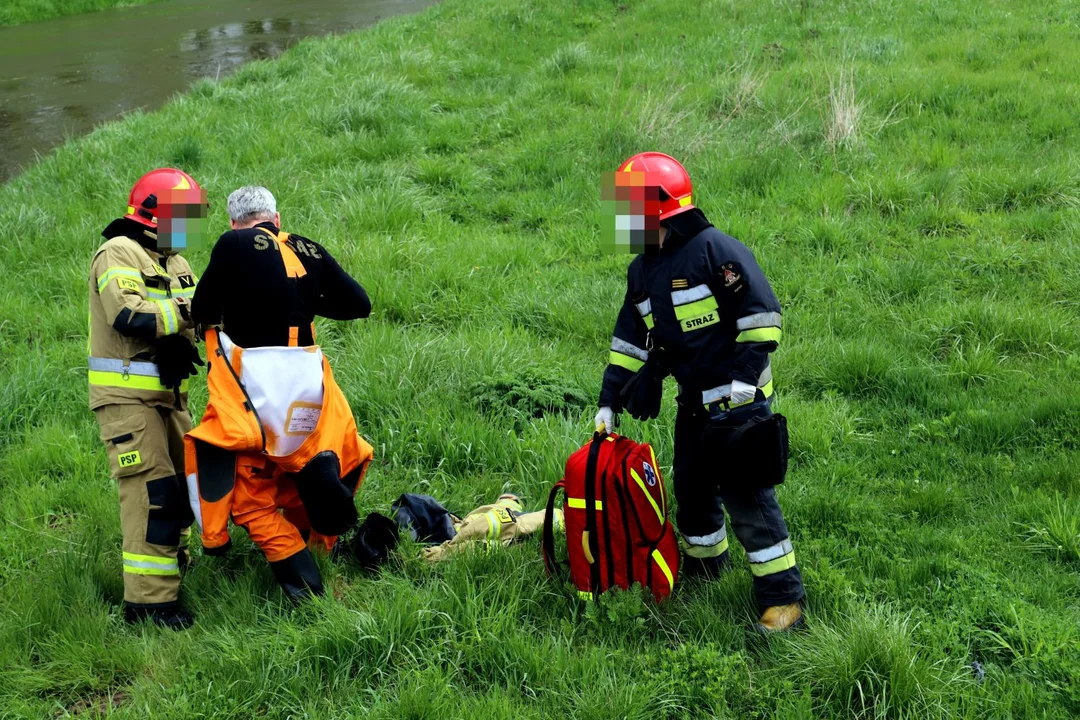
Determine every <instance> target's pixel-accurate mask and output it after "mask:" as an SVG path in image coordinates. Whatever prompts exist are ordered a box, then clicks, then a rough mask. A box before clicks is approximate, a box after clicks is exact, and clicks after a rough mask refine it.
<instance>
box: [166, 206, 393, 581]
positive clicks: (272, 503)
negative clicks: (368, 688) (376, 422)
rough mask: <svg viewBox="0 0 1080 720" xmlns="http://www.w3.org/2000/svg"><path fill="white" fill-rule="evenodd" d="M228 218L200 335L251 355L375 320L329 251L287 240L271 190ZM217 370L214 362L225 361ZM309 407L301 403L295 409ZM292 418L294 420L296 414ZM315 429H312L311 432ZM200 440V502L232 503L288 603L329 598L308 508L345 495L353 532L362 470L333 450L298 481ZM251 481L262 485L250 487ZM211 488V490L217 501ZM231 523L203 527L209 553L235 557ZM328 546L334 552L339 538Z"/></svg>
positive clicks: (194, 467)
mask: <svg viewBox="0 0 1080 720" xmlns="http://www.w3.org/2000/svg"><path fill="white" fill-rule="evenodd" d="M228 209H229V221H230V223H231V225H232V230H230V231H228V232H226V233H225V234H223V235H222V236H221V237H220V238H218V241H217V244H216V245H215V246H214V250H213V253H212V254H211V256H210V264H209V266H208V267H207V268H206V272H204V273H203V276H202V280H201V281H200V282H199V285H198V287H197V288H196V290H195V297H194V298H193V300H192V306H191V315H192V319H193V320H194V322H195V323H196V325H197V327H201V328H206V327H210V326H221V327H222V330H223V332H224V333H225V334H226V335H227V336H228V337H229V338H230V340H231V341H232V343H234V344H235V345H236V346H239V347H240V348H245V349H251V348H270V347H275V348H282V347H302V348H308V347H311V346H313V345H314V344H315V325H314V320H315V316H316V315H321V316H322V317H327V318H330V319H332V320H353V319H356V318H365V317H367V316H368V315H369V314H370V313H371V301H370V300H368V296H367V293H365V292H364V289H363V288H362V287H360V284H359V283H357V282H356V280H354V279H353V278H352V277H351V276H350V275H349V274H348V273H347V272H345V271H344V270H343V269H342V268H341V266H340V265H338V264H337V262H336V261H335V260H334V258H333V257H331V255H330V253H329V252H327V250H326V248H324V247H323V246H322V245H320V244H319V243H317V242H315V241H313V240H309V239H307V238H305V237H301V236H299V235H295V234H289V233H286V232H282V231H281V215H280V214H279V213H278V211H277V202H276V201H275V200H274V196H273V195H272V194H271V193H270V191H269V190H267V189H266V188H264V187H258V186H247V187H242V188H240V189H239V190H237V191H235V192H234V193H232V194H231V195H230V196H229V202H228ZM212 362H215V363H216V362H217V359H212ZM215 392H218V391H216V390H215V387H214V385H213V383H211V386H210V402H209V403H208V408H207V412H208V414H207V416H206V417H204V421H205V422H209V421H210V420H211V419H212V418H211V415H210V410H211V406H213V405H214V404H215ZM245 392H247V391H246V390H245ZM219 399H220V398H219ZM256 404H257V403H256V401H254V400H252V398H251V397H250V396H248V403H246V404H245V407H248V409H252V408H253V407H254V406H255V405H256ZM301 405H302V403H299V402H296V403H294V406H297V407H300V406H301ZM224 406H225V405H222V407H224ZM308 407H311V406H308ZM289 412H290V417H291V413H292V407H291V406H290V410H289ZM211 427H212V426H211ZM288 427H290V428H291V427H292V426H291V425H289V426H288ZM313 429H314V428H313V427H308V428H307V431H308V432H310V431H311V430H313ZM260 430H261V431H262V434H263V450H264V451H265V450H266V437H267V435H268V432H267V431H266V430H265V429H263V425H262V423H261V422H260ZM302 430H303V428H300V430H298V432H301V431H302ZM198 432H199V431H198V430H196V431H195V432H193V433H192V434H190V435H189V436H188V439H189V440H191V441H192V443H191V445H190V447H189V449H190V450H191V453H189V457H188V462H187V472H188V477H189V485H190V484H191V482H192V480H191V479H192V478H193V477H194V478H195V479H196V480H195V485H196V487H197V490H196V493H197V495H195V496H193V497H198V498H199V499H200V501H202V500H206V501H210V500H211V499H212V501H215V502H216V501H218V500H221V499H222V498H223V497H225V496H226V495H229V494H231V496H232V499H231V501H229V502H230V505H229V508H230V509H229V514H230V517H231V519H232V521H233V522H234V523H235V524H237V525H240V526H241V527H243V528H245V529H246V530H247V531H248V534H249V535H250V536H251V538H252V540H254V541H255V543H256V544H258V545H259V546H260V547H261V548H262V550H263V553H264V554H265V555H266V559H267V561H269V563H270V568H271V570H272V571H273V573H274V577H275V578H276V579H277V581H278V583H279V584H280V585H281V587H282V589H283V590H284V591H285V593H286V595H287V596H288V597H290V598H292V599H294V600H299V599H302V598H304V597H307V596H308V595H309V594H315V595H321V594H322V593H323V585H322V578H321V577H320V575H319V568H318V566H317V564H316V563H315V559H314V557H313V556H312V554H311V552H310V550H309V548H308V547H307V545H308V544H309V543H312V544H317V543H318V542H319V540H318V535H317V532H318V530H319V527H318V526H319V523H317V522H316V521H315V520H314V516H313V515H312V512H313V507H315V505H314V504H313V505H312V506H311V507H309V500H310V501H311V502H312V503H314V500H316V499H319V498H315V497H314V496H313V495H312V493H314V492H315V490H316V489H318V488H323V489H326V488H329V490H328V493H329V494H327V495H326V496H325V497H331V496H333V497H337V495H334V493H335V492H337V493H338V494H339V495H340V494H341V493H340V492H338V491H346V492H347V494H346V495H345V497H346V498H349V500H345V501H344V502H348V503H349V504H350V505H349V510H352V513H351V518H350V519H348V524H351V523H354V522H355V519H356V516H355V510H354V509H353V508H352V507H351V496H352V493H353V492H355V490H356V488H357V486H358V484H359V481H360V477H361V476H362V474H363V469H362V467H360V468H345V467H343V465H342V464H343V463H345V462H346V459H347V458H345V457H339V456H338V455H336V454H335V453H334V452H332V451H328V452H319V453H318V454H317V455H316V457H315V459H313V460H312V461H311V462H310V463H308V465H307V466H305V467H304V468H303V470H301V471H299V472H297V473H289V472H284V471H283V470H282V471H281V472H279V471H278V469H277V468H276V467H275V463H277V462H279V461H278V459H277V458H274V459H273V460H272V461H271V460H270V459H269V458H268V456H267V454H266V452H263V453H256V452H249V451H248V449H246V448H245V449H244V450H243V451H241V452H236V450H237V448H235V447H234V446H233V445H231V444H229V443H224V444H220V445H216V444H214V443H213V442H211V440H209V439H207V438H199V437H196V435H197V434H198ZM287 432H288V431H287ZM346 432H351V433H352V435H353V436H354V437H353V439H354V440H355V439H356V438H355V436H356V429H355V425H350V426H349V427H348V430H347V431H346ZM325 434H329V433H325ZM324 456H327V457H324ZM253 468H257V469H255V470H253ZM293 474H295V475H296V477H301V476H302V478H303V479H302V481H298V480H295V479H294V478H293V476H292V475H293ZM249 476H250V477H249ZM253 478H254V480H257V482H254V484H252V482H248V481H251V480H252V479H253ZM234 481H235V482H236V483H238V484H237V485H235V487H237V488H239V487H240V486H241V485H240V484H239V483H240V482H241V481H244V482H245V483H246V484H243V488H244V490H243V491H241V490H239V489H238V490H236V492H232V491H231V490H227V489H228V488H231V487H234ZM300 482H302V483H303V486H302V487H301V485H300ZM206 488H212V490H211V491H210V493H209V496H208V495H207V492H206V491H205V489H206ZM190 492H191V490H190V489H189V493H190ZM298 493H299V495H298ZM305 493H306V494H305ZM301 500H302V501H303V502H301ZM324 500H325V498H323V499H319V503H320V505H319V507H322V508H323V509H325V507H324V506H325V505H326V503H325V501H324ZM315 509H316V510H318V509H319V508H315ZM345 515H348V513H345ZM218 520H220V517H219V518H218ZM227 522H228V521H227V520H226V521H225V525H224V526H223V525H222V524H221V523H220V522H215V523H214V526H213V527H211V528H210V529H209V530H208V528H207V527H206V526H205V525H203V523H202V521H201V520H200V523H199V524H200V526H201V527H200V530H201V534H202V538H203V551H204V552H205V553H207V554H209V555H222V554H224V553H225V552H227V551H228V548H229V545H230V544H231V543H230V541H229V535H228V532H227ZM338 525H340V523H338V524H337V525H334V526H335V527H337V526H338ZM322 527H329V525H325V524H324V525H323V526H322ZM345 529H348V528H347V527H346V528H345ZM337 534H339V532H328V531H323V533H322V535H326V536H329V535H337ZM326 539H327V540H328V542H329V543H330V544H331V545H332V543H333V539H332V538H326ZM327 549H329V546H327Z"/></svg>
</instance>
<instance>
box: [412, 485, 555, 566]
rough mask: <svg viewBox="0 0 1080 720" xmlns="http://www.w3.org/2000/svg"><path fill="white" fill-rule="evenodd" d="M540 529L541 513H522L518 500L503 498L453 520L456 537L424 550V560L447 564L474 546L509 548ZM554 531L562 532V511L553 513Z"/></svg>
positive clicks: (511, 496)
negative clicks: (457, 554)
mask: <svg viewBox="0 0 1080 720" xmlns="http://www.w3.org/2000/svg"><path fill="white" fill-rule="evenodd" d="M543 527H544V511H543V510H540V511H538V512H531V513H523V512H522V511H521V502H520V501H519V500H518V499H517V496H515V495H502V496H500V497H499V500H498V501H497V502H496V503H495V504H494V505H481V506H480V507H478V508H476V509H475V510H473V511H472V512H471V513H469V514H468V515H466V516H465V517H464V518H461V519H458V518H455V519H454V529H455V530H457V535H455V536H454V538H453V539H452V540H447V541H446V542H444V543H443V544H442V545H436V546H435V547H429V548H424V559H425V560H430V561H433V562H434V561H437V560H446V559H447V558H448V557H450V555H452V554H453V553H454V552H457V551H459V550H461V549H463V548H466V547H469V546H470V545H474V544H476V543H498V544H500V545H509V544H510V543H512V542H513V541H515V540H517V539H518V538H520V537H524V536H526V535H531V534H533V533H534V532H537V531H539V530H542V529H543ZM555 527H556V528H562V510H556V511H555Z"/></svg>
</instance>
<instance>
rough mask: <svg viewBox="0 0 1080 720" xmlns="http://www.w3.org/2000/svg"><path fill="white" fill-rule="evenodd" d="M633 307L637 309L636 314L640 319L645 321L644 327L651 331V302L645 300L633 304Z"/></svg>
mask: <svg viewBox="0 0 1080 720" xmlns="http://www.w3.org/2000/svg"><path fill="white" fill-rule="evenodd" d="M634 307H636V308H637V311H638V314H639V315H641V319H642V320H644V321H645V327H647V328H649V329H650V330H652V328H653V317H652V300H650V299H648V298H645V299H644V300H642V301H641V302H639V303H634Z"/></svg>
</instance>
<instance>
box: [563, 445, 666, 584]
mask: <svg viewBox="0 0 1080 720" xmlns="http://www.w3.org/2000/svg"><path fill="white" fill-rule="evenodd" d="M560 491H561V492H562V493H563V494H564V495H565V499H564V502H563V516H564V524H565V527H566V547H567V554H568V555H569V564H570V581H571V582H572V583H573V584H574V586H575V587H576V588H577V589H578V594H579V596H581V597H582V598H586V599H595V598H596V597H597V596H599V595H600V594H601V593H603V592H604V591H606V590H608V589H610V588H613V587H620V588H629V587H631V586H632V585H634V584H635V583H637V584H640V585H641V586H642V587H644V588H647V589H648V590H649V591H650V592H652V594H653V596H654V597H655V598H656V599H657V600H661V599H663V598H664V597H666V596H667V595H669V594H670V593H671V591H672V589H673V588H674V586H675V583H676V581H677V580H678V575H679V545H678V540H677V539H676V537H675V528H673V527H672V525H671V523H670V522H669V521H668V519H667V507H668V506H667V493H666V492H665V490H664V482H663V479H662V478H661V477H660V466H659V465H657V463H656V456H655V455H654V454H653V450H652V447H650V446H649V445H643V444H639V443H636V442H634V441H633V440H631V439H629V438H627V437H623V436H621V435H614V434H611V435H605V434H601V433H596V434H595V436H594V437H593V439H592V441H591V442H589V443H588V444H587V445H585V446H583V447H582V448H581V449H579V450H577V451H576V452H575V453H574V454H573V455H571V456H570V458H569V459H568V460H567V461H566V470H565V474H564V476H563V479H562V480H560V481H559V482H557V483H555V486H554V487H553V488H552V489H551V494H550V495H549V497H548V503H547V518H546V519H545V522H544V542H543V553H544V564H545V565H546V566H547V569H548V572H549V574H553V575H554V574H556V568H557V566H558V562H557V561H556V559H555V530H556V523H555V521H554V518H555V502H556V498H557V496H558V494H559V492H560Z"/></svg>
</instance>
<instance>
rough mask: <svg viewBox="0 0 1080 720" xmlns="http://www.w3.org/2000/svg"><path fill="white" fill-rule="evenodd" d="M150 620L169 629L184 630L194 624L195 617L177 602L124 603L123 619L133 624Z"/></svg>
mask: <svg viewBox="0 0 1080 720" xmlns="http://www.w3.org/2000/svg"><path fill="white" fill-rule="evenodd" d="M144 620H145V621H147V622H152V623H154V624H155V625H160V626H161V627H164V628H169V629H170V630H186V629H187V628H189V627H191V626H192V625H194V624H195V618H194V617H192V616H191V613H189V612H188V611H187V610H185V609H184V608H182V607H181V606H180V604H179V603H167V604H164V605H137V604H135V603H124V621H125V622H127V623H129V624H135V623H139V622H143V621H144Z"/></svg>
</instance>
